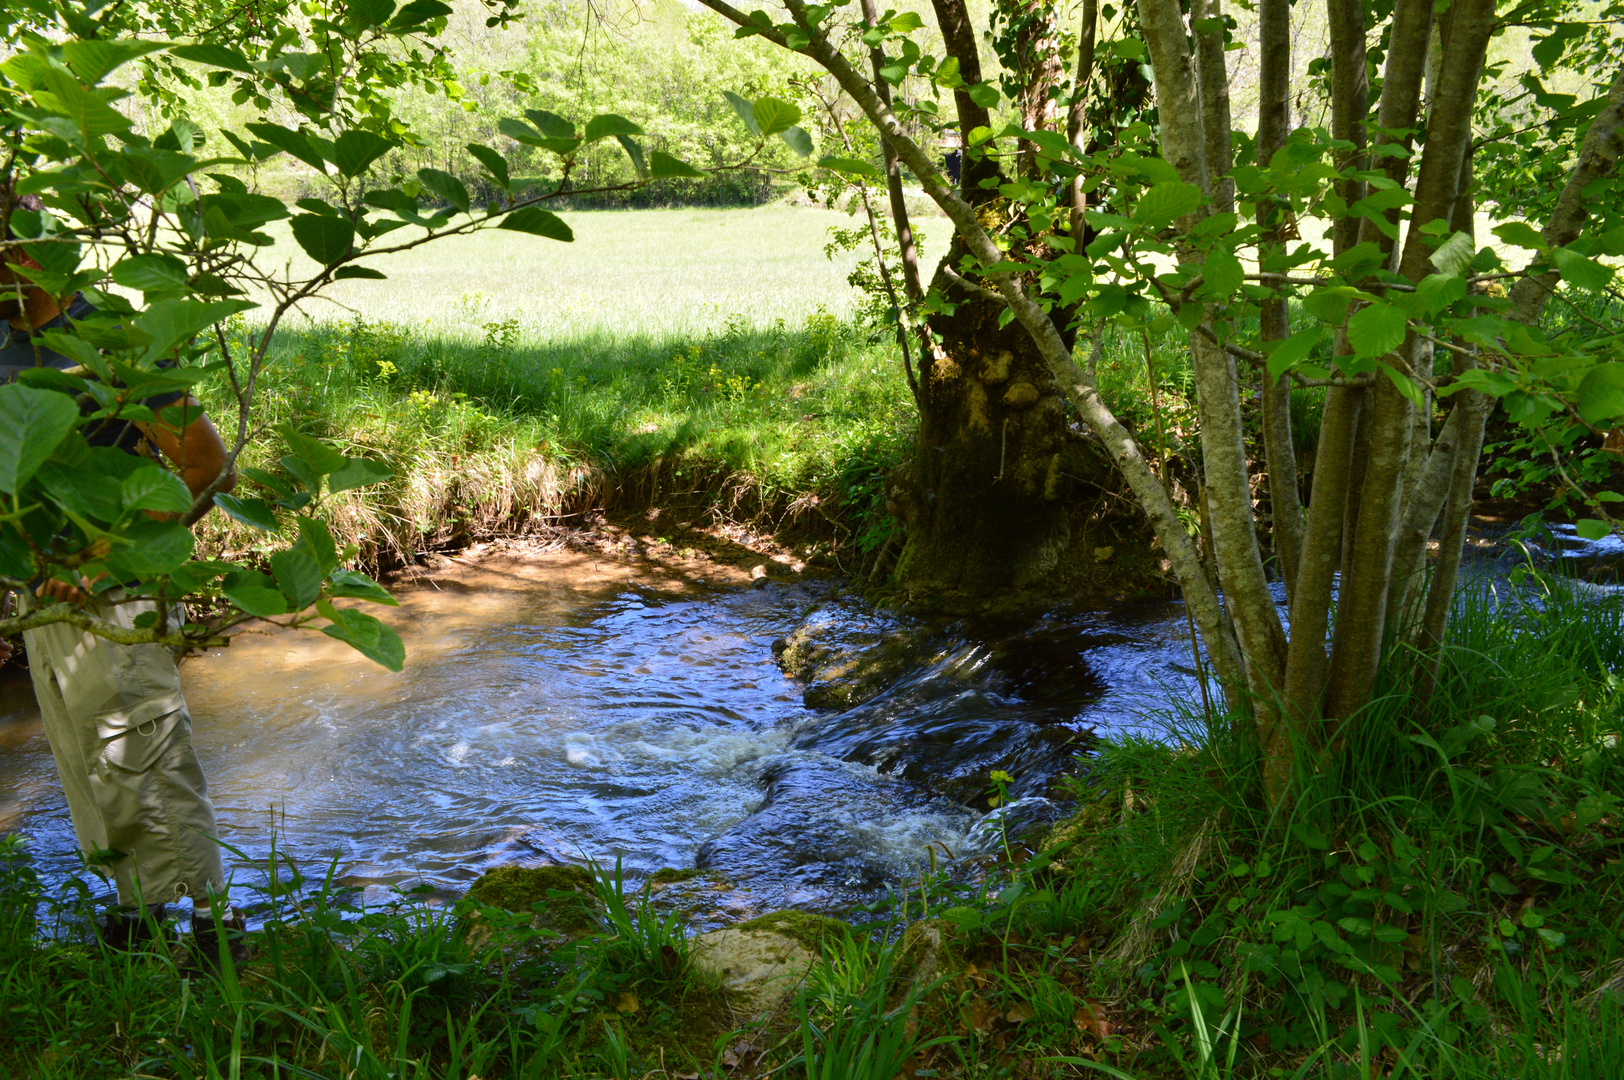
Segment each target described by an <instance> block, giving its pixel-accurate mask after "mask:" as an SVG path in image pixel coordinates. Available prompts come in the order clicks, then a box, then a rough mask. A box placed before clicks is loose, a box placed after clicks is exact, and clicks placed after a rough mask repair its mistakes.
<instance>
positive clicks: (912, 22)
mask: <svg viewBox="0 0 1624 1080" xmlns="http://www.w3.org/2000/svg"><path fill="white" fill-rule="evenodd" d="M887 25H888V26H890V27H891V32H892V33H893V34H911V33H913V32H914V31H915V30H918V29H919V28H920V27H922V26H924V25H925V20H924V19H921V18H920V17H919V15H918V14H917V13H916V12H912V11H904V12H903V13H902V14H900V15H898V16H896V17H895V18H893V19H892V20H891V21H890V22H889V23H888V24H887Z"/></svg>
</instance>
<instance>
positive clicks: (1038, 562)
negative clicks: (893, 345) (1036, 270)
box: [894, 274, 1109, 597]
mask: <svg viewBox="0 0 1624 1080" xmlns="http://www.w3.org/2000/svg"><path fill="white" fill-rule="evenodd" d="M934 285H935V287H936V288H937V289H939V290H941V291H942V292H943V294H944V295H948V296H954V297H955V299H956V300H957V308H956V309H955V311H954V312H953V314H951V315H936V316H934V317H932V319H931V320H930V328H931V332H932V335H933V336H934V337H935V338H936V340H937V341H938V343H939V349H938V351H937V353H936V355H935V356H934V357H933V358H929V359H928V360H927V362H926V363H925V364H924V365H923V370H922V371H921V372H920V373H919V399H920V400H919V411H920V416H919V429H918V435H917V437H916V438H915V441H914V453H913V460H912V462H911V464H910V466H909V467H908V468H907V469H906V470H904V473H903V475H902V476H901V477H899V478H898V479H899V481H900V482H899V483H898V484H897V485H896V486H895V489H894V490H896V494H897V495H898V496H899V498H898V500H897V501H898V504H899V506H900V508H901V510H902V513H903V518H904V522H905V524H906V527H907V538H906V543H905V545H904V547H903V550H902V556H901V558H900V559H899V560H898V563H897V569H896V575H897V578H898V580H899V581H900V582H901V583H902V584H903V585H904V586H906V587H907V588H909V589H912V590H914V591H917V592H933V593H944V592H945V593H957V594H960V595H962V596H968V597H985V596H994V595H997V594H999V593H1003V592H1007V591H1009V590H1012V589H1029V588H1033V587H1037V586H1042V585H1044V584H1046V583H1048V582H1049V581H1051V580H1052V579H1053V577H1054V575H1055V574H1056V573H1057V571H1059V570H1060V569H1061V564H1062V562H1063V561H1064V560H1065V559H1066V557H1067V553H1068V551H1069V550H1070V549H1071V548H1072V547H1073V542H1074V537H1073V534H1072V521H1071V518H1072V514H1073V511H1074V510H1075V509H1076V507H1075V506H1074V502H1075V499H1074V497H1073V496H1074V493H1075V492H1076V491H1077V489H1078V486H1079V485H1078V483H1077V481H1078V480H1079V479H1082V480H1084V481H1085V482H1092V483H1093V484H1095V485H1098V486H1104V485H1103V483H1101V479H1102V478H1100V477H1097V476H1094V475H1091V474H1092V473H1096V472H1102V471H1103V472H1107V473H1108V471H1109V469H1108V465H1106V464H1104V462H1103V459H1102V458H1100V457H1099V456H1098V455H1095V454H1092V453H1090V452H1089V450H1088V448H1087V447H1086V446H1085V445H1084V441H1085V440H1084V436H1082V435H1081V434H1079V433H1077V432H1075V431H1072V430H1070V428H1069V427H1068V424H1067V412H1068V409H1067V407H1066V404H1065V399H1064V397H1063V396H1062V394H1061V392H1060V390H1059V388H1058V387H1057V386H1056V385H1055V382H1054V378H1053V376H1052V374H1051V373H1050V370H1049V367H1048V365H1047V363H1045V361H1044V359H1043V357H1042V356H1041V355H1040V354H1039V353H1038V351H1037V349H1036V347H1035V346H1034V345H1033V343H1032V336H1031V335H1030V334H1027V333H1024V332H1023V331H1022V330H1021V328H1020V327H1005V328H1003V329H1000V328H999V325H998V317H999V314H1000V313H1001V311H1002V310H1003V305H1002V304H998V303H995V302H993V301H991V300H988V299H986V298H985V297H982V296H979V295H973V294H972V295H966V294H965V292H964V291H963V290H962V289H960V288H957V287H955V286H954V284H953V283H952V282H951V281H950V280H949V279H947V277H946V276H945V275H943V274H938V275H937V280H936V281H935V282H934ZM1104 482H1105V483H1108V482H1109V480H1108V479H1105V481H1104ZM897 489H899V490H897ZM1085 493H1086V492H1085ZM1094 494H1095V497H1096V498H1097V497H1098V496H1097V493H1094Z"/></svg>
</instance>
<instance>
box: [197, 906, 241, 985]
mask: <svg viewBox="0 0 1624 1080" xmlns="http://www.w3.org/2000/svg"><path fill="white" fill-rule="evenodd" d="M222 910H223V912H224V914H223V915H216V914H210V915H197V914H193V915H192V957H193V962H194V965H195V967H197V968H201V969H202V970H204V971H206V972H208V973H209V974H210V975H218V974H220V942H221V941H222V939H223V940H224V941H225V948H226V951H227V953H229V954H230V956H231V963H232V966H233V967H237V968H240V967H242V966H243V965H244V964H246V963H247V962H248V921H247V920H246V919H244V918H243V916H242V912H240V911H238V910H237V909H236V908H223V909H222Z"/></svg>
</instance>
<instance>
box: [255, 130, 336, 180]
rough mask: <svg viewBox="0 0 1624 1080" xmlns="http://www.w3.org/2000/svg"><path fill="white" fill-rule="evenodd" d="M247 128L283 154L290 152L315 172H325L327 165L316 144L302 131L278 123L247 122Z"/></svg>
mask: <svg viewBox="0 0 1624 1080" xmlns="http://www.w3.org/2000/svg"><path fill="white" fill-rule="evenodd" d="M247 127H248V130H249V131H251V132H253V133H254V135H256V136H258V137H259V138H260V139H261V140H263V141H264V142H266V143H269V144H270V145H271V146H274V147H276V148H277V149H278V150H280V151H282V152H283V153H285V154H292V155H293V156H294V157H296V158H298V159H299V160H300V161H302V162H304V163H305V164H306V165H309V166H311V167H312V168H314V169H315V170H316V171H317V172H326V171H327V166H326V164H325V162H323V160H322V156H321V152H320V151H318V150H317V149H316V144H315V143H313V142H311V141H310V137H309V136H307V135H305V134H304V133H303V132H299V131H294V130H292V129H291V128H285V127H282V126H281V125H279V124H249V125H247Z"/></svg>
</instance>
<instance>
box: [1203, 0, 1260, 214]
mask: <svg viewBox="0 0 1624 1080" xmlns="http://www.w3.org/2000/svg"><path fill="white" fill-rule="evenodd" d="M1223 17H1224V12H1223V3H1222V0H1191V3H1190V22H1191V24H1192V31H1193V33H1194V37H1195V66H1196V74H1197V76H1198V78H1199V80H1200V84H1201V121H1202V127H1203V129H1204V130H1205V131H1206V144H1207V146H1206V149H1207V173H1208V181H1209V183H1210V184H1211V186H1212V209H1213V212H1214V213H1218V214H1227V213H1232V212H1234V209H1235V180H1234V178H1233V177H1231V176H1230V175H1229V174H1230V170H1231V169H1233V168H1234V165H1235V154H1234V151H1233V148H1232V147H1231V139H1232V137H1233V136H1232V134H1231V133H1232V131H1233V129H1234V122H1233V120H1231V119H1230V115H1229V71H1228V70H1227V67H1226V65H1225V63H1224V30H1223V25H1222V24H1223ZM1208 19H1211V20H1213V21H1214V22H1215V23H1216V24H1217V25H1216V26H1213V27H1209V28H1208V29H1205V30H1198V29H1194V24H1195V23H1197V22H1204V21H1206V20H1208ZM1264 55H1265V56H1266V55H1267V53H1265V54H1264Z"/></svg>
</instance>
